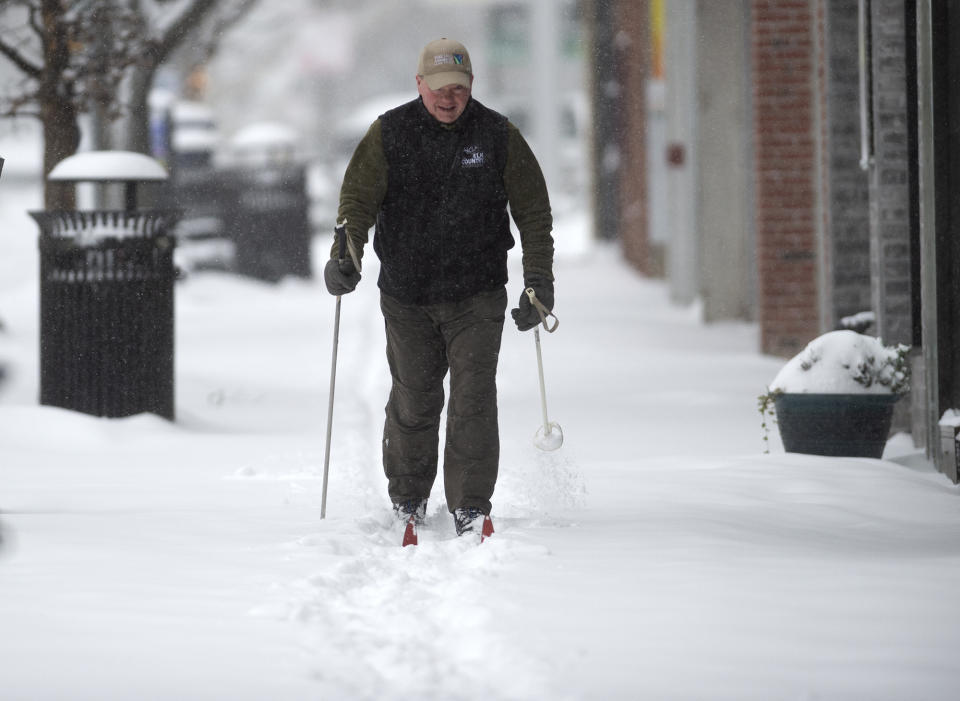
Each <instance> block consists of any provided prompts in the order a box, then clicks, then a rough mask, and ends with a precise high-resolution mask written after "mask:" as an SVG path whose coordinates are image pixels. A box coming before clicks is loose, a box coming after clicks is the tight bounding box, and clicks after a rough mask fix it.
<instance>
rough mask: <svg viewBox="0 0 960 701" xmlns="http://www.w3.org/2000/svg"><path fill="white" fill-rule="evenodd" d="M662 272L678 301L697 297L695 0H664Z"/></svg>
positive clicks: (673, 297)
mask: <svg viewBox="0 0 960 701" xmlns="http://www.w3.org/2000/svg"><path fill="white" fill-rule="evenodd" d="M665 9H666V16H665V20H666V31H665V36H664V53H665V56H666V68H665V73H666V114H667V153H666V158H667V163H668V166H669V169H668V172H667V193H666V196H667V212H668V219H669V226H670V233H669V240H668V242H667V252H666V256H667V275H668V278H669V283H670V296H671V298H672V299H673V301H674V302H676V303H678V304H690V303H692V302H693V301H694V300H696V298H697V296H698V294H699V292H700V289H699V279H698V272H699V260H700V257H699V247H698V241H697V195H696V173H697V152H696V134H697V79H696V70H697V41H698V31H697V13H696V3H694V2H668V3H666V7H665Z"/></svg>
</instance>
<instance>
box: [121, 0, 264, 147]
mask: <svg viewBox="0 0 960 701" xmlns="http://www.w3.org/2000/svg"><path fill="white" fill-rule="evenodd" d="M130 2H131V6H132V7H133V8H134V10H135V11H136V12H137V13H138V14H139V15H140V17H141V18H142V21H143V22H144V25H145V26H146V27H147V41H146V47H147V48H146V51H145V53H144V54H143V55H142V56H141V60H140V61H138V62H137V63H136V64H135V65H134V66H132V67H131V69H130V71H129V84H128V92H127V103H128V104H127V116H128V118H129V124H128V125H127V128H126V129H124V137H125V144H124V146H125V148H127V149H130V150H132V151H140V152H142V153H148V152H149V149H150V125H149V110H148V98H149V96H150V90H151V88H152V87H153V80H154V77H155V76H156V73H157V69H158V68H159V67H160V66H161V65H163V64H164V63H166V62H167V61H168V60H169V59H170V58H171V57H172V56H173V55H174V53H175V52H176V51H177V50H179V49H181V48H182V47H183V45H184V42H185V41H186V40H187V39H188V38H190V39H192V40H193V41H194V44H195V47H194V48H195V55H196V59H195V62H197V63H202V62H204V61H205V60H206V59H209V58H210V56H212V55H213V53H215V51H216V48H217V45H218V43H219V39H220V37H221V36H222V35H223V33H224V32H225V31H226V30H227V29H228V28H229V27H230V26H232V25H233V24H234V23H236V22H237V21H238V20H240V18H242V17H243V16H244V15H245V14H246V13H247V11H248V10H249V9H250V8H251V7H253V5H254V4H255V3H256V0H230V1H229V2H222V1H221V0H192V1H190V2H184V0H151V1H149V2H144V1H141V0H130ZM165 8H167V11H164V9H165Z"/></svg>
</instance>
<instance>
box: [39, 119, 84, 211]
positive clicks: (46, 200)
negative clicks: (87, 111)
mask: <svg viewBox="0 0 960 701" xmlns="http://www.w3.org/2000/svg"><path fill="white" fill-rule="evenodd" d="M41 114H42V119H43V177H44V181H45V182H46V177H47V175H49V174H50V171H51V170H52V169H53V167H54V166H55V165H57V163H59V162H60V161H62V160H63V159H64V158H66V157H67V156H72V155H73V154H74V153H76V152H77V147H78V146H79V145H80V126H79V124H78V123H77V112H76V108H75V107H74V106H73V104H72V103H71V102H70V101H69V100H59V101H55V102H52V103H51V102H45V103H44V104H43V105H42V106H41ZM75 190H76V187H75V186H74V185H73V184H72V183H50V182H47V183H46V187H45V188H44V191H43V204H44V207H46V208H47V209H75V208H76V196H75Z"/></svg>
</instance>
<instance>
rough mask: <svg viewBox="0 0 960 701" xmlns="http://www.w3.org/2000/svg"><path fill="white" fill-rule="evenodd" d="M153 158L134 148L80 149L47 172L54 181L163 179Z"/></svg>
mask: <svg viewBox="0 0 960 701" xmlns="http://www.w3.org/2000/svg"><path fill="white" fill-rule="evenodd" d="M168 177H169V176H168V174H167V171H166V169H165V168H164V167H163V166H162V165H161V164H160V162H159V161H157V160H156V159H153V158H150V156H145V155H144V154H142V153H137V152H135V151H84V152H82V153H75V154H74V155H72V156H68V157H66V158H64V159H63V160H62V161H60V162H59V163H57V165H55V166H54V167H53V170H51V171H50V175H48V176H47V180H55V181H61V182H62V181H85V182H86V181H89V182H147V181H156V180H166V179H167V178H168Z"/></svg>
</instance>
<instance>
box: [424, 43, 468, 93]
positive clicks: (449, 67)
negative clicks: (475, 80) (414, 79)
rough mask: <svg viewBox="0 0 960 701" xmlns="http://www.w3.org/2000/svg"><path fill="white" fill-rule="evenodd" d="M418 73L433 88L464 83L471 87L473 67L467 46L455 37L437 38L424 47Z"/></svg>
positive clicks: (437, 88)
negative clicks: (454, 38) (455, 39)
mask: <svg viewBox="0 0 960 701" xmlns="http://www.w3.org/2000/svg"><path fill="white" fill-rule="evenodd" d="M417 75H422V76H423V79H424V80H425V81H426V82H427V87H428V88H430V89H431V90H439V89H440V88H442V87H443V86H444V85H451V84H456V85H462V86H464V87H465V88H469V87H470V78H471V76H473V68H472V67H471V65H470V54H468V53H467V49H466V47H465V46H464V45H463V44H461V43H460V42H459V41H454V40H453V39H436V40H434V41H431V42H430V43H429V44H427V45H426V46H424V47H423V51H421V52H420V63H418V64H417Z"/></svg>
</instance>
